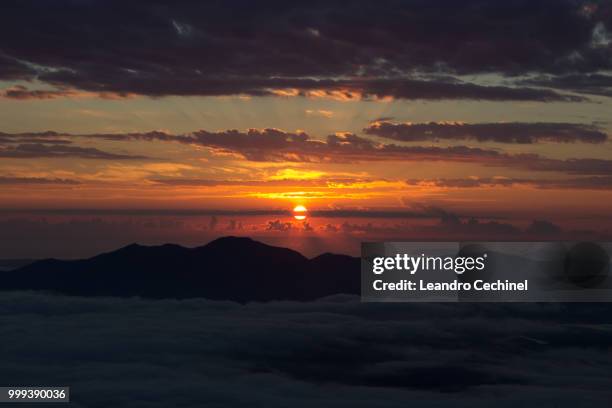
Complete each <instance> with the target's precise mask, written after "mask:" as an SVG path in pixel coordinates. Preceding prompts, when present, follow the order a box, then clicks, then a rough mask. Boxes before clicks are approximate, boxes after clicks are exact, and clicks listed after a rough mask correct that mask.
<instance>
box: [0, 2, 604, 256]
mask: <svg viewBox="0 0 612 408" xmlns="http://www.w3.org/2000/svg"><path fill="white" fill-rule="evenodd" d="M200 3H201V2H185V3H182V5H175V6H173V7H168V6H167V5H163V4H158V3H157V2H155V1H153V2H140V1H129V2H126V1H123V2H112V1H110V2H104V3H102V2H90V1H72V2H53V3H51V2H49V3H45V5H44V7H42V6H41V3H40V2H28V1H25V2H15V5H14V6H13V7H12V8H11V6H8V7H6V13H5V14H4V16H3V17H4V18H3V23H2V24H1V25H0V39H1V40H0V242H2V248H1V250H0V257H3V258H18V257H40V256H60V257H75V256H84V255H92V254H94V253H96V252H97V251H99V250H108V249H112V248H115V247H117V246H119V245H123V244H125V243H129V242H132V241H139V242H144V243H161V242H178V243H184V244H189V245H198V244H203V243H205V242H207V241H208V240H210V239H212V238H214V237H216V236H221V235H229V234H233V235H248V236H253V237H259V238H261V239H263V240H267V241H270V242H274V243H279V244H285V245H288V246H292V247H294V248H296V249H299V250H301V251H302V252H304V253H306V254H309V255H311V254H316V253H320V252H325V251H328V250H333V251H336V252H347V253H355V252H356V251H358V249H359V246H358V244H359V242H360V241H363V240H390V239H417V240H426V239H491V240H493V239H551V238H560V237H563V238H566V239H572V238H574V237H576V238H578V237H580V238H581V237H583V236H588V237H589V238H602V239H603V238H606V237H609V236H610V235H612V221H611V218H610V212H611V210H612V204H611V202H612V144H611V143H610V135H611V134H612V99H611V98H612V6H611V3H610V2H604V1H602V2H598V1H592V2H585V1H538V2H533V1H512V2H498V1H495V2H493V1H476V0H474V1H469V2H464V3H462V4H461V5H459V4H458V3H457V2H454V1H431V0H430V1H388V2H372V1H355V2H351V3H350V4H344V3H343V2H334V1H331V2H330V1H321V2H317V1H309V2H305V3H303V5H301V6H296V5H290V4H291V3H292V2H284V1H278V2H263V3H257V4H254V2H247V1H245V2H236V1H229V2H209V3H208V4H200ZM102 4H103V5H102ZM296 205H304V206H305V207H307V208H308V210H309V211H308V215H307V217H306V219H305V220H296V219H295V218H294V217H293V214H292V211H291V210H292V209H293V208H294V207H295V206H296ZM67 242H68V243H70V245H66V243H67Z"/></svg>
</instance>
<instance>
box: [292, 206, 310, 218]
mask: <svg viewBox="0 0 612 408" xmlns="http://www.w3.org/2000/svg"><path fill="white" fill-rule="evenodd" d="M307 212H308V210H307V209H306V207H304V206H303V205H296V206H295V208H294V209H293V218H295V219H296V220H300V221H301V220H305V219H306V213H307Z"/></svg>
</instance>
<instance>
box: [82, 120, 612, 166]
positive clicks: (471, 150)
mask: <svg viewBox="0 0 612 408" xmlns="http://www.w3.org/2000/svg"><path fill="white" fill-rule="evenodd" d="M84 137H94V138H104V139H109V140H149V141H152V140H160V141H174V142H178V143H184V144H190V145H196V146H203V147H208V148H210V149H211V150H212V151H213V153H215V152H217V153H220V154H228V153H229V154H238V155H240V156H242V157H244V158H245V159H247V160H251V161H270V162H281V161H282V162H306V163H308V162H313V163H317V162H334V163H338V162H363V161H369V162H372V161H438V160H439V161H452V162H469V163H479V164H482V165H488V166H498V167H514V168H521V169H526V170H536V171H553V172H563V173H568V174H580V175H612V160H606V159H591V158H569V159H550V158H546V157H543V156H541V155H538V154H533V153H518V154H510V153H504V152H502V151H500V150H497V149H484V148H479V147H468V146H450V147H440V146H402V145H396V144H384V143H378V142H375V141H373V140H370V139H366V138H363V137H360V136H357V135H355V134H352V133H339V134H334V135H329V136H327V139H326V140H325V141H322V140H318V139H313V138H311V137H310V136H309V135H308V134H306V133H304V132H286V131H283V130H280V129H273V128H268V129H261V130H260V129H249V130H248V131H245V132H242V131H239V130H226V131H221V132H209V131H206V130H199V131H196V132H193V133H189V134H183V135H176V136H175V135H170V134H167V133H162V132H149V133H130V134H110V135H85V136H84Z"/></svg>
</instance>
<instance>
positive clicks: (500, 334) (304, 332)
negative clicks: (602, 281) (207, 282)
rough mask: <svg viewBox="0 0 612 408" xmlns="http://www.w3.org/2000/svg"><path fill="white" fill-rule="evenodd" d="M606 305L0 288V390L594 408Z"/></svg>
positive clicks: (76, 401) (608, 318) (603, 394)
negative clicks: (97, 294)
mask: <svg viewBox="0 0 612 408" xmlns="http://www.w3.org/2000/svg"><path fill="white" fill-rule="evenodd" d="M611 312H612V307H610V306H608V305H606V304H363V303H360V302H359V299H358V298H356V297H350V296H334V297H330V298H325V299H321V300H319V301H316V302H308V303H300V302H270V303H263V304H262V303H251V304H246V305H240V304H237V303H232V302H219V301H208V300H204V299H192V300H181V301H178V300H146V299H136V298H134V299H114V298H79V297H66V296H58V295H52V294H40V293H26V292H21V293H20V292H5V293H2V294H0V345H1V347H0V385H7V386H8V385H38V386H43V385H47V386H70V387H71V399H72V401H73V404H72V406H75V407H110V406H112V407H196V406H206V407H314V406H316V407H406V406H419V407H439V406H453V407H464V406H465V407H467V406H469V407H490V406H492V405H493V404H495V406H498V407H506V406H507V407H516V406H520V405H523V406H537V407H566V406H567V407H572V406H589V407H599V406H601V407H604V406H609V401H610V400H612V352H611V351H610V350H611V348H610V346H611V345H612V313H611Z"/></svg>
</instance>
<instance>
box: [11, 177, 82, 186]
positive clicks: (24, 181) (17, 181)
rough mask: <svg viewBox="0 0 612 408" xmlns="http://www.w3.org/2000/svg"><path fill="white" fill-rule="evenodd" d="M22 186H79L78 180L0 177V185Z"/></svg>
mask: <svg viewBox="0 0 612 408" xmlns="http://www.w3.org/2000/svg"><path fill="white" fill-rule="evenodd" d="M12 184H16V185H23V184H62V185H77V184H81V182H80V181H78V180H71V179H61V178H43V177H3V176H0V185H12Z"/></svg>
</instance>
